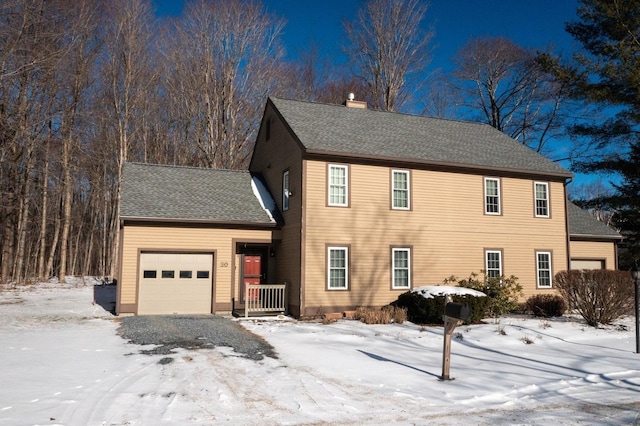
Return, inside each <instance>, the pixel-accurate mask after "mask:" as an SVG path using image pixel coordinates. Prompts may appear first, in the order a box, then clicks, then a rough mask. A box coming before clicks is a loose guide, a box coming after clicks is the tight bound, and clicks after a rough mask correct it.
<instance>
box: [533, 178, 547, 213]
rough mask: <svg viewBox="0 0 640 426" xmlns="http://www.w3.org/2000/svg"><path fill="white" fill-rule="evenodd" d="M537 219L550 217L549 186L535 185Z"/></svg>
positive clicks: (537, 183)
mask: <svg viewBox="0 0 640 426" xmlns="http://www.w3.org/2000/svg"><path fill="white" fill-rule="evenodd" d="M534 186H535V199H536V217H549V184H548V183H546V182H536V183H535V185H534Z"/></svg>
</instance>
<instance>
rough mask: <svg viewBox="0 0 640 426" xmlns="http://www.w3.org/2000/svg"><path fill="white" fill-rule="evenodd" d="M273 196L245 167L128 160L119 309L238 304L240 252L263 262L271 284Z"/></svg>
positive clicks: (139, 311) (187, 310)
mask: <svg viewBox="0 0 640 426" xmlns="http://www.w3.org/2000/svg"><path fill="white" fill-rule="evenodd" d="M269 197H270V195H269V194H268V192H267V191H266V190H265V189H264V184H263V183H262V181H261V180H260V177H259V176H254V175H252V174H251V173H250V172H248V171H231V170H216V169H200V168H193V167H175V166H161V165H152V164H136V163H127V164H125V168H124V175H123V181H122V205H121V209H120V256H119V274H118V275H119V276H118V289H117V296H116V301H117V302H116V313H117V314H118V315H120V314H125V315H126V314H134V315H159V314H187V315H194V314H228V313H230V312H232V311H233V310H234V309H236V308H237V309H239V308H240V307H239V305H238V303H240V302H241V297H240V296H241V289H242V285H243V278H244V276H243V274H242V273H241V272H242V271H244V268H243V265H242V263H238V264H236V262H240V261H241V260H242V259H243V257H242V256H245V255H252V256H254V257H255V256H259V257H260V259H261V260H262V261H263V262H264V265H263V268H262V269H260V270H259V271H258V275H257V277H258V279H257V282H258V283H260V284H265V283H273V282H274V281H273V280H272V278H271V277H272V276H273V275H274V274H275V260H274V259H272V258H271V257H270V256H269V253H272V252H275V249H274V246H275V245H276V244H277V242H276V241H274V232H275V231H276V230H277V228H278V227H279V222H278V220H277V219H276V218H279V217H280V216H279V214H278V212H277V209H276V208H275V203H274V202H273V200H272V199H270V198H269ZM269 261H270V262H269ZM249 278H252V277H249Z"/></svg>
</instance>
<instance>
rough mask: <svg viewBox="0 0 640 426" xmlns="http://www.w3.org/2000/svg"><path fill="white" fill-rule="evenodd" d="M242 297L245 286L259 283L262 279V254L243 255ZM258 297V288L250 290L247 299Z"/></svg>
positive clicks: (254, 299)
mask: <svg viewBox="0 0 640 426" xmlns="http://www.w3.org/2000/svg"><path fill="white" fill-rule="evenodd" d="M243 276H244V279H243V284H244V285H243V286H242V298H243V299H244V297H245V286H247V285H250V284H251V285H255V284H260V283H261V279H262V256H260V255H259V254H245V255H244V271H243ZM259 298H260V291H259V290H251V291H250V292H249V300H251V301H257V300H258V299H259Z"/></svg>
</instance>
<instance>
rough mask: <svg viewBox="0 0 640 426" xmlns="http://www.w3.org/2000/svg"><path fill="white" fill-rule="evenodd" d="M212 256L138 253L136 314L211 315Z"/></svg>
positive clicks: (201, 254)
mask: <svg viewBox="0 0 640 426" xmlns="http://www.w3.org/2000/svg"><path fill="white" fill-rule="evenodd" d="M212 267H213V254H210V253H209V254H203V253H141V254H140V270H141V272H140V280H139V283H140V291H139V301H138V314H205V313H211V298H212V275H213V274H212Z"/></svg>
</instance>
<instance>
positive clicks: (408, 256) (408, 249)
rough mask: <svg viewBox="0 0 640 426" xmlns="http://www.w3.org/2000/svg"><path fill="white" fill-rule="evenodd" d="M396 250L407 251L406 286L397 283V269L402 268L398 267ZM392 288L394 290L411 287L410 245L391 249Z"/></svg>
mask: <svg viewBox="0 0 640 426" xmlns="http://www.w3.org/2000/svg"><path fill="white" fill-rule="evenodd" d="M396 252H406V253H407V285H406V286H397V285H396V269H400V268H397V267H396V256H395V254H396ZM402 269H404V268H402ZM391 288H392V289H394V290H404V289H409V288H411V248H409V247H395V248H392V249H391Z"/></svg>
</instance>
